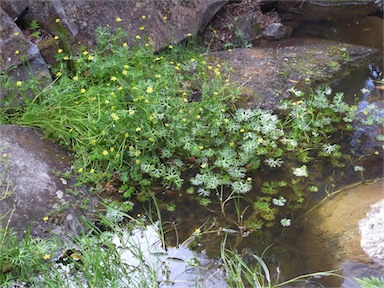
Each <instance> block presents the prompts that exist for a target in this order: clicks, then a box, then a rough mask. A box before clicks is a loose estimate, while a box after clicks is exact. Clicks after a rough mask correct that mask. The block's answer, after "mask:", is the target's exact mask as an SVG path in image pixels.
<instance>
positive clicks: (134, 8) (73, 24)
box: [1, 0, 227, 48]
mask: <svg viewBox="0 0 384 288" xmlns="http://www.w3.org/2000/svg"><path fill="white" fill-rule="evenodd" d="M226 2H227V1H224V0H189V1H184V0H156V1H137V0H126V1H121V0H98V1H94V0H47V1H35V0H16V1H2V2H1V7H2V8H3V9H4V10H5V11H6V12H7V13H8V14H9V15H10V16H11V17H17V15H18V13H21V11H23V9H25V8H26V7H29V12H28V13H27V15H26V16H25V19H26V21H31V20H37V21H38V22H39V23H40V25H41V26H42V27H43V28H44V29H45V30H47V31H49V32H52V33H54V32H56V31H58V29H59V26H60V25H63V26H64V27H65V28H66V30H67V31H68V34H69V35H68V36H70V37H69V38H72V39H73V40H74V41H72V42H75V43H77V42H80V43H82V44H85V45H87V46H92V45H93V44H94V43H95V39H96V37H95V29H96V28H97V27H99V26H103V27H105V26H107V25H109V26H110V27H112V28H116V27H121V28H123V29H124V30H126V31H128V32H129V33H130V34H131V38H130V39H127V41H130V42H131V43H133V42H134V39H135V36H136V35H141V36H143V35H146V36H148V37H149V38H150V39H151V41H152V44H153V45H154V46H155V47H156V48H160V47H164V46H166V45H167V44H169V43H170V42H179V41H181V40H182V39H184V38H186V37H187V34H188V33H191V34H196V33H197V31H198V30H199V29H201V28H202V27H203V26H204V25H206V24H207V23H208V22H209V21H210V20H211V18H212V17H213V15H214V14H215V13H216V12H217V11H218V10H219V9H220V8H221V7H222V6H223V5H224V4H225V3H226ZM143 18H144V19H143ZM56 19H60V23H57V21H56ZM141 27H145V29H144V30H143V28H141ZM68 40H70V39H68Z"/></svg>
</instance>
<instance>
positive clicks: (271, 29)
mask: <svg viewBox="0 0 384 288" xmlns="http://www.w3.org/2000/svg"><path fill="white" fill-rule="evenodd" d="M263 35H264V36H266V37H270V38H273V39H276V40H281V39H284V38H289V33H288V29H287V28H286V27H285V26H284V25H283V24H281V23H272V24H270V25H268V26H267V28H265V29H264V32H263Z"/></svg>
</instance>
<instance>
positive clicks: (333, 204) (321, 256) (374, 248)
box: [296, 180, 384, 288]
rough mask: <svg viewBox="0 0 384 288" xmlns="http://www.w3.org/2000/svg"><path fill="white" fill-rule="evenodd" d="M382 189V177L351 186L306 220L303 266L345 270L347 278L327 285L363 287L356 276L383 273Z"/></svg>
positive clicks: (300, 244) (301, 242) (302, 237)
mask: <svg viewBox="0 0 384 288" xmlns="http://www.w3.org/2000/svg"><path fill="white" fill-rule="evenodd" d="M383 191H384V181H383V180H380V181H377V182H375V183H373V184H369V185H368V184H360V185H357V186H354V187H352V188H348V189H346V190H344V191H342V192H340V193H338V194H336V195H335V196H334V197H330V198H329V199H328V200H326V201H325V202H324V203H323V204H322V205H320V206H319V207H318V208H317V209H315V210H314V211H312V212H311V213H309V214H308V215H307V216H306V218H305V219H304V228H303V231H302V232H301V233H300V236H299V237H297V242H296V248H298V249H299V250H300V251H302V252H304V253H305V254H306V257H307V258H306V259H305V260H304V261H303V267H306V268H307V269H308V271H311V272H313V271H326V270H333V269H342V270H341V271H340V273H341V275H342V276H344V277H347V279H345V280H344V282H343V283H342V284H341V285H340V283H339V284H338V285H336V284H335V283H334V282H333V283H328V284H329V285H330V286H327V287H334V286H337V287H340V286H342V287H348V288H349V287H360V286H359V285H357V283H355V282H354V281H353V277H367V276H381V275H383V272H384V261H383V260H384V258H383V255H384V254H383V252H384V246H383V243H384V242H383V241H384V238H383V237H384V234H383V233H381V232H382V231H383V230H382V229H383V213H384V210H383V209H384V205H383V203H384V198H383V197H384V194H383ZM308 271H305V272H308ZM338 281H340V280H338Z"/></svg>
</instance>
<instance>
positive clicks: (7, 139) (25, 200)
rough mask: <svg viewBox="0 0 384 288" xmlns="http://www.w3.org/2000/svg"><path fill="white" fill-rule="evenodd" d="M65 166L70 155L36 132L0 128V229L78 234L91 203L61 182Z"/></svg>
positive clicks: (82, 190) (70, 183) (68, 183)
mask: <svg viewBox="0 0 384 288" xmlns="http://www.w3.org/2000/svg"><path fill="white" fill-rule="evenodd" d="M70 167H71V162H70V156H69V155H68V154H67V153H66V152H65V151H63V150H61V149H60V148H58V147H57V146H56V145H55V144H53V143H52V142H50V141H47V140H45V139H44V138H43V136H42V135H41V134H40V133H39V132H38V131H36V130H33V129H30V128H25V127H17V126H11V125H2V126H0V215H1V217H0V227H2V228H6V227H7V228H12V229H13V230H14V231H15V232H17V233H18V234H23V233H26V231H27V230H30V233H31V235H34V236H39V237H48V236H50V235H51V234H55V235H59V236H65V235H67V234H68V233H69V234H73V233H76V232H79V229H81V228H82V223H81V217H82V216H84V215H88V216H89V215H90V212H91V211H90V210H89V209H88V208H86V207H85V206H86V205H85V203H87V202H88V201H89V200H90V202H91V203H93V202H94V199H93V198H92V197H91V196H90V195H89V194H88V193H87V191H86V189H85V187H76V186H74V180H73V179H68V178H66V177H64V175H63V173H65V172H66V171H70ZM60 173H61V174H60ZM75 195H76V196H75ZM80 207H83V208H84V209H83V208H80Z"/></svg>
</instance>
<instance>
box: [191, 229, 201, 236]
mask: <svg viewBox="0 0 384 288" xmlns="http://www.w3.org/2000/svg"><path fill="white" fill-rule="evenodd" d="M193 234H195V235H196V236H199V235H200V234H201V229H200V228H197V229H196V230H195V232H193Z"/></svg>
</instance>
